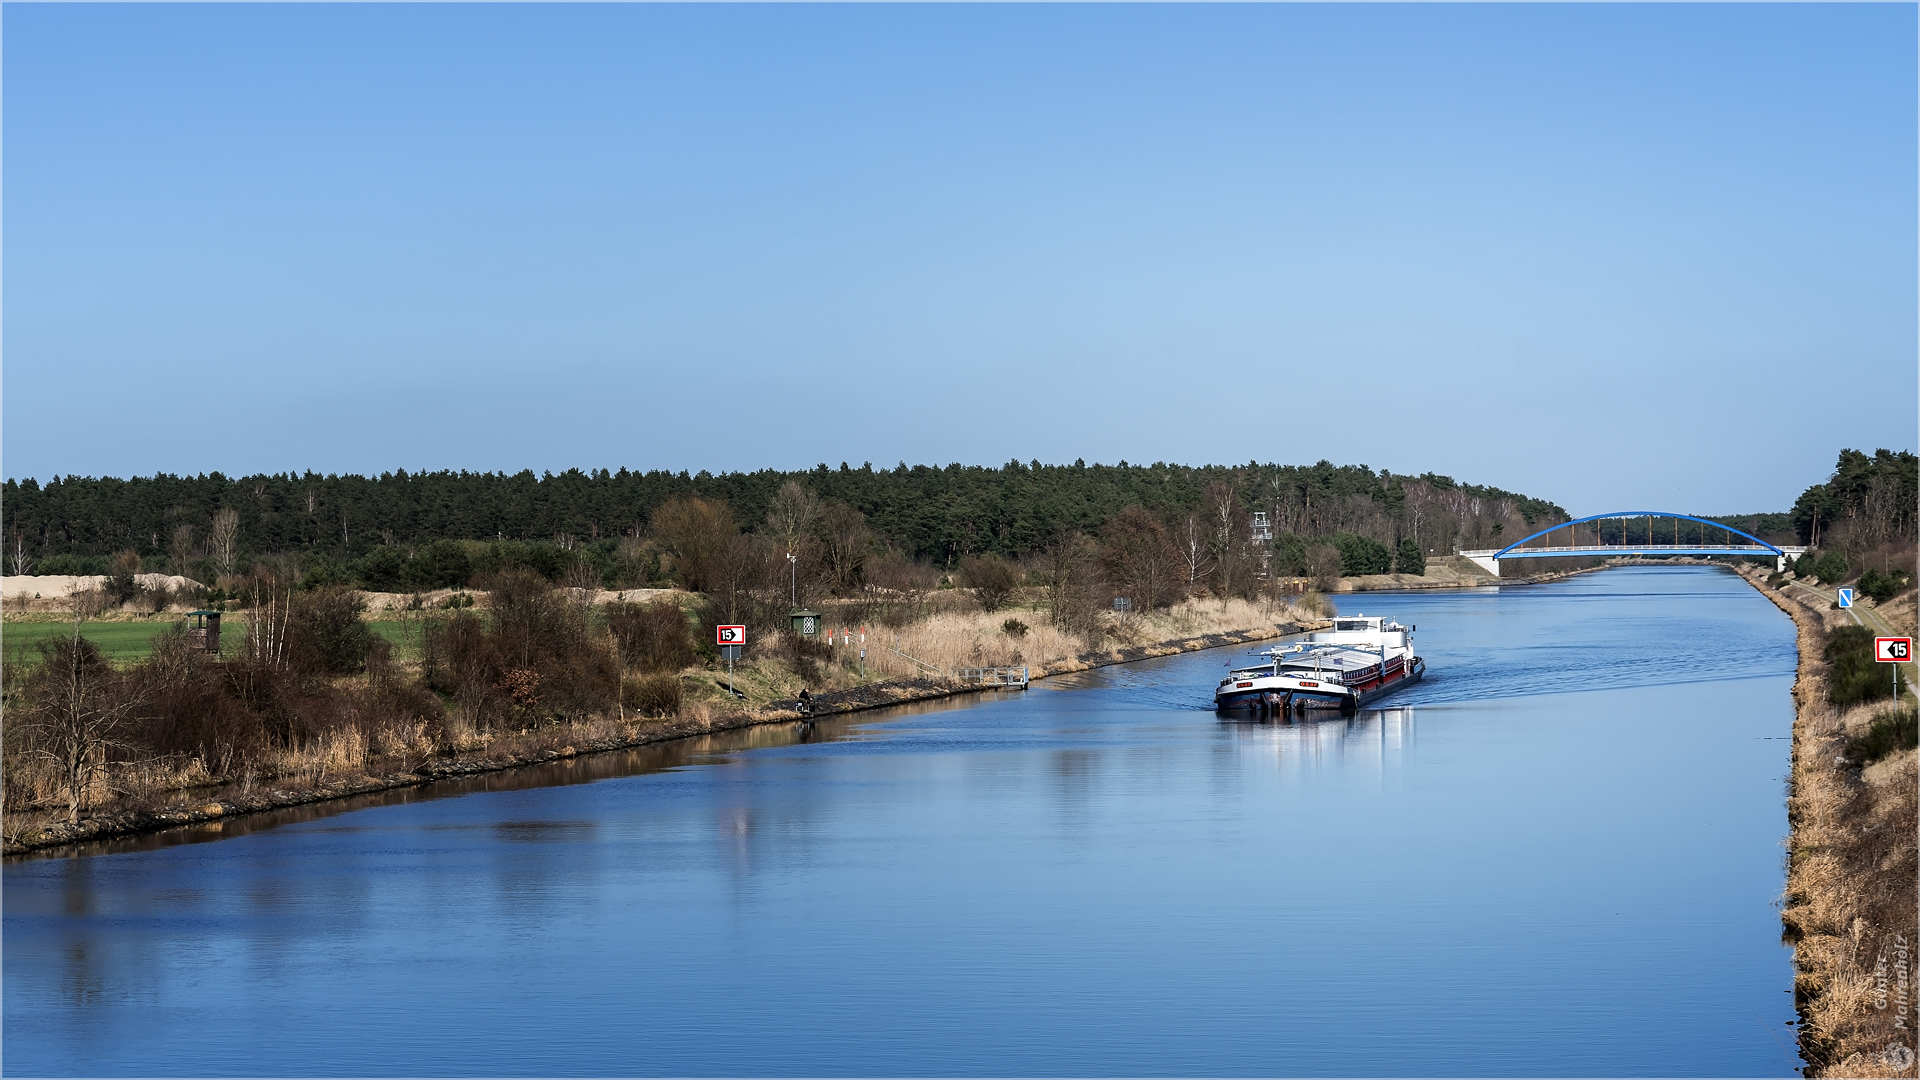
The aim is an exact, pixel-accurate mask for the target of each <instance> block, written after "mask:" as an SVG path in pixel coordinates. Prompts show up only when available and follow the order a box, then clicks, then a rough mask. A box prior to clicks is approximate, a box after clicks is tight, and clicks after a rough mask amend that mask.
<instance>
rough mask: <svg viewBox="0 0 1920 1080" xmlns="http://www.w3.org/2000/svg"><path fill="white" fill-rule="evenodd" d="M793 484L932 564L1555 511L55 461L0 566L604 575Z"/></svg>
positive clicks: (1495, 501) (1087, 475)
mask: <svg viewBox="0 0 1920 1080" xmlns="http://www.w3.org/2000/svg"><path fill="white" fill-rule="evenodd" d="M789 481H794V482H798V483H799V484H801V485H802V486H803V487H804V488H806V489H807V490H808V491H810V492H811V493H812V494H813V495H814V496H815V497H817V498H819V499H820V500H822V501H823V502H825V503H829V504H834V505H843V506H846V507H850V508H851V509H852V510H853V511H855V512H857V513H858V515H860V516H861V518H862V519H863V524H864V530H863V531H864V533H865V534H866V535H869V536H871V538H872V542H873V543H874V545H875V546H876V547H877V548H880V549H884V550H887V551H890V552H893V553H895V554H897V555H900V556H902V557H905V558H910V559H914V560H917V561H921V562H928V563H936V564H942V565H952V564H955V563H957V561H958V560H959V559H962V558H965V557H968V556H975V555H982V554H993V555H998V556H1002V557H1007V558H1015V559H1018V558H1024V557H1027V556H1030V555H1032V554H1033V553H1035V552H1038V551H1040V550H1042V549H1044V548H1045V547H1047V545H1049V544H1050V543H1052V542H1053V541H1054V540H1055V539H1056V538H1057V537H1059V536H1060V535H1062V534H1064V533H1067V532H1076V531H1078V532H1089V533H1091V532H1097V531H1098V530H1099V529H1100V528H1101V527H1102V526H1103V525H1104V524H1106V523H1107V522H1110V521H1112V520H1114V519H1115V518H1116V517H1117V516H1118V515H1119V514H1120V512H1121V511H1122V510H1124V509H1127V508H1129V507H1137V508H1140V509H1142V510H1144V511H1145V512H1147V513H1148V514H1150V515H1152V516H1153V517H1155V518H1156V519H1158V520H1160V521H1162V522H1165V523H1167V524H1168V526H1169V527H1172V526H1173V525H1174V523H1175V522H1176V521H1177V519H1179V518H1180V517H1181V516H1182V515H1189V516H1191V515H1212V516H1214V517H1215V518H1218V516H1219V515H1220V514H1222V513H1226V514H1229V515H1231V516H1232V517H1233V518H1234V519H1235V522H1234V527H1236V528H1238V527H1240V526H1242V525H1248V524H1249V523H1250V522H1251V521H1252V516H1253V515H1254V514H1255V513H1263V514H1266V515H1268V519H1267V522H1268V524H1267V527H1268V528H1269V529H1271V530H1272V531H1273V532H1274V534H1275V535H1276V537H1281V536H1285V535H1293V536H1297V537H1303V538H1325V537H1332V536H1334V535H1336V534H1350V535H1355V536H1362V537H1367V538H1369V539H1371V540H1374V541H1377V542H1378V543H1380V544H1382V545H1386V546H1388V547H1390V548H1397V546H1398V545H1399V544H1400V543H1401V542H1402V541H1412V542H1413V544H1414V545H1416V546H1417V547H1419V548H1420V549H1421V550H1422V551H1425V552H1429V553H1434V552H1437V553H1446V552H1448V551H1451V550H1452V549H1453V548H1454V547H1456V546H1460V547H1484V546H1488V545H1491V544H1495V543H1505V542H1509V541H1511V540H1513V539H1516V538H1518V537H1519V536H1521V535H1524V531H1523V530H1530V529H1532V528H1534V527H1538V526H1541V525H1544V524H1548V523H1551V522H1553V521H1558V520H1563V519H1564V518H1565V517H1566V513H1565V511H1564V510H1562V509H1561V508H1560V507H1559V506H1556V505H1554V504H1553V503H1551V502H1547V501H1545V500H1542V499H1538V498H1533V497H1529V496H1526V495H1520V494H1517V493H1514V492H1509V491H1502V490H1500V489H1499V488H1493V487H1483V486H1479V485H1474V484H1462V483H1457V482H1456V481H1454V480H1453V479H1452V478H1450V477H1445V476H1437V475H1434V474H1431V473H1428V474H1425V475H1422V476H1417V477H1415V476H1399V475H1395V474H1392V473H1389V472H1386V471H1380V472H1375V471H1374V470H1372V469H1369V468H1368V467H1367V466H1365V465H1345V466H1336V465H1333V464H1331V463H1329V462H1326V461H1322V462H1320V463H1318V464H1316V465H1311V466H1293V465H1275V464H1264V465H1263V464H1259V463H1249V464H1246V465H1238V466H1224V465H1210V466H1198V467H1194V466H1185V465H1169V464H1164V463H1156V464H1153V465H1130V464H1127V463H1125V462H1122V463H1120V464H1118V465H1088V464H1086V463H1084V462H1075V463H1073V464H1072V465H1042V464H1041V463H1039V462H1038V461H1034V462H1029V463H1025V464H1022V463H1020V462H1009V463H1008V464H1006V465H1004V466H1001V467H999V468H987V467H980V466H962V465H949V466H946V467H945V468H935V467H929V466H925V465H918V466H908V465H906V464H904V463H903V464H901V465H899V466H898V467H896V468H893V469H875V468H873V467H872V466H871V465H864V466H861V467H859V468H851V467H849V466H848V465H846V464H844V463H843V464H842V465H841V466H840V467H839V468H837V469H835V468H830V467H828V466H826V465H820V466H818V467H816V468H814V469H812V470H808V471H796V472H781V471H775V470H770V469H769V470H761V471H758V472H751V473H720V474H713V473H708V472H700V473H692V474H690V473H686V472H679V473H672V472H665V471H658V470H656V471H650V472H632V471H629V470H626V469H621V470H618V471H615V472H609V471H607V470H605V469H601V470H598V471H582V470H579V469H570V470H568V471H566V472H563V473H559V474H552V473H549V474H545V475H540V476H536V475H535V474H534V473H532V472H531V471H524V472H520V473H517V474H513V475H507V474H502V473H470V472H432V473H407V472H404V471H402V472H392V473H384V474H382V475H380V476H377V477H363V476H350V475H349V476H334V475H327V476H322V475H319V474H316V473H307V474H304V475H297V476H296V475H293V474H291V473H287V474H277V475H256V476H248V477H241V478H230V477H227V476H224V475H222V474H220V473H211V474H208V475H204V476H172V475H166V474H161V475H156V476H153V477H135V478H131V479H116V478H98V479H96V478H92V477H64V478H62V477H55V478H54V479H53V480H52V481H51V482H49V483H47V484H45V485H41V484H39V483H38V482H36V481H34V480H31V479H29V480H25V481H14V480H8V481H7V482H6V484H5V487H4V492H3V493H0V499H3V500H4V510H5V521H6V530H7V531H6V558H7V570H8V572H9V573H22V572H29V573H106V572H107V571H108V568H109V565H110V563H111V560H112V559H113V558H114V556H116V555H124V554H125V553H127V552H132V553H133V554H135V555H137V556H139V559H140V561H141V563H142V564H143V568H144V569H146V570H149V571H151V570H158V569H162V568H164V569H166V570H167V571H168V572H172V573H184V574H187V575H188V576H193V577H198V578H200V579H201V580H207V581H211V576H209V575H211V574H214V573H225V574H232V573H237V572H241V571H243V570H245V569H247V568H249V567H250V566H251V565H252V563H253V561H254V560H256V559H259V558H262V557H267V556H277V557H287V556H298V557H300V558H301V559H302V561H303V563H304V564H305V565H307V566H309V567H319V568H322V570H323V573H322V576H323V577H328V578H331V579H335V580H357V579H362V578H364V579H367V583H368V584H370V585H376V586H394V585H399V584H407V583H425V582H428V581H432V582H435V583H442V582H450V581H453V580H455V579H457V578H459V577H460V576H461V573H462V572H463V571H476V572H477V571H480V570H482V569H488V568H497V566H499V565H507V564H511V565H521V566H529V567H532V568H534V569H537V570H539V571H541V572H542V573H544V574H546V575H547V576H548V577H549V578H552V579H558V578H559V577H560V576H562V575H563V574H564V573H566V572H568V570H569V568H570V567H571V566H573V565H575V564H577V563H578V562H579V561H580V560H581V559H582V558H583V557H584V558H586V559H588V560H590V561H591V562H593V563H594V564H596V565H597V566H600V567H601V568H602V569H603V570H604V571H605V574H606V576H607V577H608V579H609V580H610V581H611V580H612V579H613V578H614V577H615V576H618V575H619V574H621V573H626V574H628V575H629V576H635V575H637V576H640V577H644V576H646V575H647V574H648V573H650V572H653V571H650V570H649V569H648V567H647V566H644V565H632V563H633V560H628V562H629V564H630V565H629V566H628V567H627V568H626V569H625V570H621V569H619V565H620V563H621V560H620V558H619V557H618V556H617V552H618V551H619V549H620V546H621V541H622V540H623V539H630V540H637V539H642V538H646V537H648V534H649V526H650V520H651V518H652V515H653V513H654V511H655V510H657V509H658V508H659V507H661V506H662V505H663V504H665V503H667V502H668V501H669V500H673V499H675V498H679V497H685V496H693V497H698V498H701V499H705V500H710V501H718V502H723V503H725V504H726V506H727V507H728V508H729V510H730V512H731V516H732V517H733V519H734V520H735V521H737V522H739V523H740V524H741V525H742V526H743V527H745V528H747V529H748V530H750V531H757V530H759V529H761V528H762V526H761V524H760V523H762V522H763V521H765V520H766V517H767V512H768V509H769V507H770V506H771V505H772V503H773V500H774V495H775V493H776V492H777V491H778V490H780V488H781V487H782V485H784V484H786V483H788V482H789ZM1214 524H1215V526H1216V528H1217V526H1218V524H1219V523H1218V522H1217V521H1216V522H1215V523H1214ZM445 541H464V542H467V543H463V544H460V545H457V546H456V545H451V544H447V543H445ZM475 542H479V543H485V544H487V548H486V549H485V550H481V549H478V548H476V547H475V546H474V543H475ZM629 546H630V545H629ZM123 561H124V560H123ZM416 564H418V565H416ZM483 564H484V565H483ZM363 566H364V567H365V572H364V573H363V572H362V571H361V568H362V567H363ZM329 567H330V568H332V569H331V570H327V569H326V568H329ZM654 569H655V570H657V563H655V564H654ZM374 579H377V580H374Z"/></svg>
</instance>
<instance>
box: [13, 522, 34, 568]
mask: <svg viewBox="0 0 1920 1080" xmlns="http://www.w3.org/2000/svg"><path fill="white" fill-rule="evenodd" d="M7 568H8V569H9V570H11V571H12V572H13V573H14V574H15V575H16V576H17V575H20V574H31V573H33V556H31V555H29V554H27V538H26V537H25V536H24V535H22V534H21V532H20V530H19V529H18V528H16V529H14V530H13V544H12V545H11V546H10V547H9V548H8V549H7Z"/></svg>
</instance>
